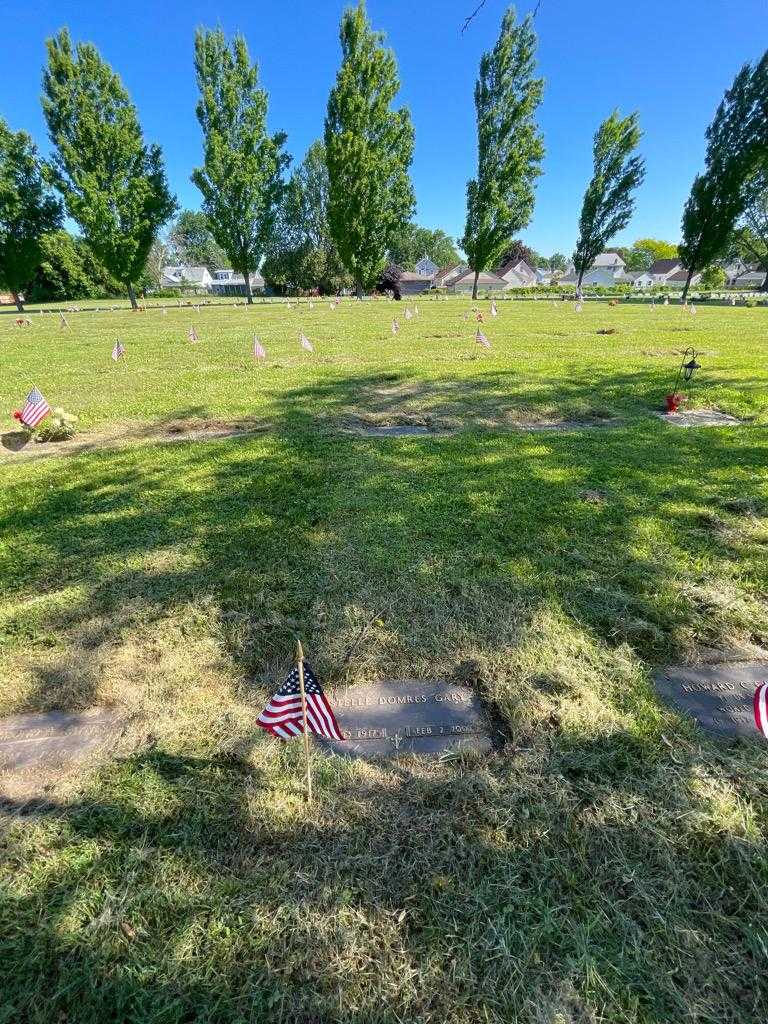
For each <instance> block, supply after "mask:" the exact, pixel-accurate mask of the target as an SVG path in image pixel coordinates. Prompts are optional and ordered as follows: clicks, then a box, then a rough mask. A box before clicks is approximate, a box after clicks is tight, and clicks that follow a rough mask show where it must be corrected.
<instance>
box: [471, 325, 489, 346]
mask: <svg viewBox="0 0 768 1024" xmlns="http://www.w3.org/2000/svg"><path fill="white" fill-rule="evenodd" d="M475 341H476V342H477V344H478V345H482V346H483V348H490V347H491V343H490V341H488V339H487V338H486V336H485V335H484V334H483V332H482V331H481V330H480V328H479V327H478V329H477V334H476V335H475Z"/></svg>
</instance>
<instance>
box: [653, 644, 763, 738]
mask: <svg viewBox="0 0 768 1024" xmlns="http://www.w3.org/2000/svg"><path fill="white" fill-rule="evenodd" d="M765 681H768V661H738V662H725V663H722V664H708V665H697V666H690V665H677V666H673V667H670V668H666V669H664V670H663V671H662V672H660V673H659V674H658V675H657V676H656V687H657V689H658V691H659V693H660V694H661V696H662V697H663V698H664V699H665V700H667V701H669V702H670V703H672V704H673V705H674V706H675V707H676V708H677V709H678V710H679V711H683V712H685V713H686V714H689V715H691V716H692V717H693V718H694V719H695V720H696V721H697V722H698V724H699V725H700V726H701V727H702V728H703V729H706V730H707V731H708V732H713V733H716V734H717V735H720V736H742V737H746V738H748V739H757V738H759V736H760V734H759V732H758V731H757V728H756V727H755V719H754V711H753V699H754V694H755V689H756V688H757V685H758V683H762V682H765Z"/></svg>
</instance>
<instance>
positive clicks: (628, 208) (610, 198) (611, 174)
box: [573, 110, 645, 289]
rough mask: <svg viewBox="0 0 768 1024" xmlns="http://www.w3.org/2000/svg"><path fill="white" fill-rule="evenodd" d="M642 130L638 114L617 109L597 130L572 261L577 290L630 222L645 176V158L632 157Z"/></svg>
mask: <svg viewBox="0 0 768 1024" xmlns="http://www.w3.org/2000/svg"><path fill="white" fill-rule="evenodd" d="M641 135H642V132H641V131H640V124H639V121H638V116H637V114H636V113H634V114H630V115H629V116H628V117H619V112H618V111H617V110H614V112H613V113H612V114H611V115H610V117H607V118H606V119H605V121H603V123H602V124H601V125H600V127H599V128H598V129H597V132H596V133H595V141H594V144H593V148H592V152H593V157H594V172H593V174H592V180H591V181H590V183H589V185H587V191H586V192H585V193H584V202H583V203H582V207H581V217H580V218H579V240H578V242H577V243H576V252H575V253H574V254H573V264H574V267H575V268H576V273H577V274H578V275H579V279H578V283H577V285H576V287H577V289H579V288H581V282H582V280H583V279H584V274H585V273H586V271H587V270H589V268H590V267H591V266H592V264H593V262H594V260H595V257H596V256H598V254H599V253H601V252H602V251H603V250H604V249H605V246H606V245H607V243H608V242H609V241H610V240H611V238H613V236H614V235H616V234H618V232H619V231H621V230H622V229H623V228H625V227H626V226H627V224H629V221H630V219H631V217H632V211H633V210H634V208H635V199H634V194H633V193H634V191H635V189H636V188H638V186H639V185H640V184H641V183H642V181H643V178H644V177H645V161H644V160H643V158H642V157H641V156H633V155H632V154H633V153H634V151H635V149H637V144H638V143H639V141H640V137H641Z"/></svg>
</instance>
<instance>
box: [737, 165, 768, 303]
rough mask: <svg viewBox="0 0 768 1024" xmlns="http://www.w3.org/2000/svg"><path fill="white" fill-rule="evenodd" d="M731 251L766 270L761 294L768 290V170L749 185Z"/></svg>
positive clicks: (755, 175)
mask: <svg viewBox="0 0 768 1024" xmlns="http://www.w3.org/2000/svg"><path fill="white" fill-rule="evenodd" d="M731 251H732V253H733V255H734V256H736V257H738V258H739V259H741V260H742V261H743V262H744V263H746V264H756V265H757V267H758V268H759V269H760V270H762V271H764V273H765V275H766V276H765V280H764V282H763V284H762V285H761V291H768V170H762V169H761V170H759V171H758V172H757V173H756V174H754V175H753V176H752V178H751V179H750V180H749V182H748V185H747V202H746V205H745V207H744V213H743V214H742V216H741V218H740V219H739V221H738V223H737V225H736V230H735V231H734V233H733V241H732V244H731Z"/></svg>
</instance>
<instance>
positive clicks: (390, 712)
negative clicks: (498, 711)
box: [318, 679, 493, 757]
mask: <svg viewBox="0 0 768 1024" xmlns="http://www.w3.org/2000/svg"><path fill="white" fill-rule="evenodd" d="M328 699H329V701H330V703H331V705H332V707H333V710H334V713H335V715H336V717H337V719H338V722H339V725H340V726H341V731H342V732H343V733H344V735H345V736H346V740H345V741H344V742H341V743H340V742H338V741H335V740H319V741H318V745H319V746H321V747H322V748H323V749H325V750H327V751H331V752H333V753H336V754H341V755H343V756H346V757H382V756H383V757H395V756H397V755H399V754H432V755H434V754H449V753H457V752H459V751H463V750H477V751H489V750H491V749H492V746H493V744H492V741H491V731H492V729H491V723H490V721H489V719H488V717H487V716H486V714H485V712H484V711H483V709H482V707H481V705H480V702H479V700H478V698H477V696H476V694H475V693H473V691H472V690H470V689H468V688H467V687H464V686H456V685H454V684H451V683H448V682H445V681H444V680H437V681H434V680H433V681H427V682H424V681H420V680H414V679H405V680H386V681H383V682H378V683H370V684H366V685H363V686H349V687H344V688H340V689H337V690H333V691H329V692H328Z"/></svg>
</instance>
